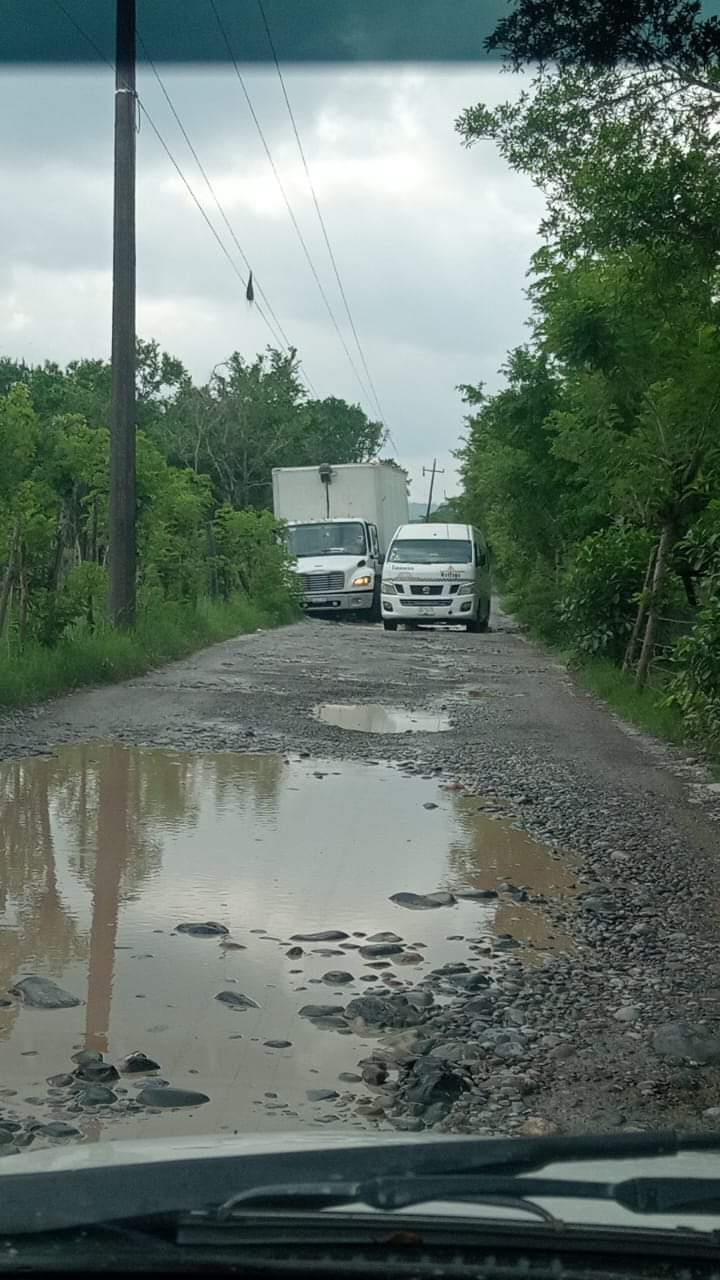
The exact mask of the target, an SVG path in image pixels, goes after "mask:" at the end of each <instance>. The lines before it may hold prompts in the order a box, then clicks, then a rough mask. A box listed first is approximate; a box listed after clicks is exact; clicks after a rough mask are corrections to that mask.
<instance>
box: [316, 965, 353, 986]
mask: <svg viewBox="0 0 720 1280" xmlns="http://www.w3.org/2000/svg"><path fill="white" fill-rule="evenodd" d="M322 980H323V982H326V983H327V985H328V986H329V987H344V986H346V985H347V983H348V982H354V981H355V979H354V978H353V975H352V974H351V973H347V972H346V971H345V970H344V969H329V970H328V972H327V973H324V974H323V976H322Z"/></svg>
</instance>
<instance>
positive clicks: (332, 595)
mask: <svg viewBox="0 0 720 1280" xmlns="http://www.w3.org/2000/svg"><path fill="white" fill-rule="evenodd" d="M272 479H273V509H274V512H275V515H276V517H277V518H278V520H284V521H285V522H286V524H287V527H288V528H287V537H288V546H289V548H290V552H291V554H292V555H293V556H294V557H295V559H296V561H297V573H298V574H299V575H300V579H301V583H302V590H303V601H304V604H305V608H306V609H307V610H308V611H311V612H312V611H316V612H320V611H323V612H324V611H327V612H333V613H339V612H344V613H355V612H363V613H365V614H366V615H368V614H369V615H371V616H373V617H376V618H379V617H380V577H381V572H382V564H383V560H384V558H385V552H386V551H387V549H388V546H389V545H390V540H391V538H392V536H393V534H394V532H395V530H396V529H397V528H398V527H399V526H400V525H401V524H407V521H408V499H407V478H406V476H405V472H404V471H402V470H401V469H400V467H395V466H392V465H391V464H390V463H388V462H358V463H343V464H341V465H338V466H335V467H333V466H330V465H329V464H324V465H322V466H319V467H276V468H275V469H274V470H273V473H272Z"/></svg>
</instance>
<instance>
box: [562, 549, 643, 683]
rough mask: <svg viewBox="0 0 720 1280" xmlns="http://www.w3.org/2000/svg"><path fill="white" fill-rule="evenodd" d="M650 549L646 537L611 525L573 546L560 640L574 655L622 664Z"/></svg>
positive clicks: (565, 588)
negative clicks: (567, 645)
mask: <svg viewBox="0 0 720 1280" xmlns="http://www.w3.org/2000/svg"><path fill="white" fill-rule="evenodd" d="M651 547H652V536H651V534H650V533H649V532H648V531H646V530H644V529H637V528H634V527H633V526H631V525H613V526H612V527H611V528H609V529H603V530H602V531H601V532H600V533H593V534H591V535H590V536H589V537H587V538H584V539H583V541H582V542H580V543H578V545H577V547H576V548H575V550H574V552H573V555H572V559H571V560H570V563H569V565H568V569H567V572H566V574H565V580H564V584H563V592H562V601H561V604H560V618H561V620H562V623H563V626H564V628H565V636H566V639H567V641H569V643H570V646H571V648H572V649H573V650H574V651H575V652H576V653H577V654H583V655H588V654H589V655H592V656H593V657H605V658H609V659H610V660H611V661H613V662H620V661H622V657H623V654H624V652H625V648H626V645H627V642H628V639H629V637H630V633H631V631H632V627H633V622H634V620H635V613H636V610H637V602H638V597H639V594H640V592H641V590H642V587H643V582H644V579H645V571H646V569H647V562H648V557H649V555H650V550H651Z"/></svg>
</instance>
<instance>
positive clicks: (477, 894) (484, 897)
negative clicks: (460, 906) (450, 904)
mask: <svg viewBox="0 0 720 1280" xmlns="http://www.w3.org/2000/svg"><path fill="white" fill-rule="evenodd" d="M497 896H498V891H497V889H464V890H463V891H462V893H460V892H458V893H456V894H455V897H456V898H462V900H463V902H490V901H491V899H493V898H497Z"/></svg>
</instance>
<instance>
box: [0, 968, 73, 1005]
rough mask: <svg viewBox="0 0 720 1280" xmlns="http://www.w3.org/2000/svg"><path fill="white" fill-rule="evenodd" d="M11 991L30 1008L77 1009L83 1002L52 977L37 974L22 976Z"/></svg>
mask: <svg viewBox="0 0 720 1280" xmlns="http://www.w3.org/2000/svg"><path fill="white" fill-rule="evenodd" d="M10 991H11V993H12V995H14V996H17V997H18V999H19V1000H21V1001H22V1003H23V1004H24V1005H27V1007H28V1008H29V1009H76V1008H77V1007H78V1005H81V1004H82V1003H83V1002H82V1000H78V999H77V997H76V996H73V995H71V994H70V992H69V991H63V989H62V987H59V986H58V985H57V983H56V982H53V981H52V979H51V978H39V977H36V976H35V975H31V976H30V977H27V978H21V979H20V981H19V982H16V983H15V986H14V987H11V988H10Z"/></svg>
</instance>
